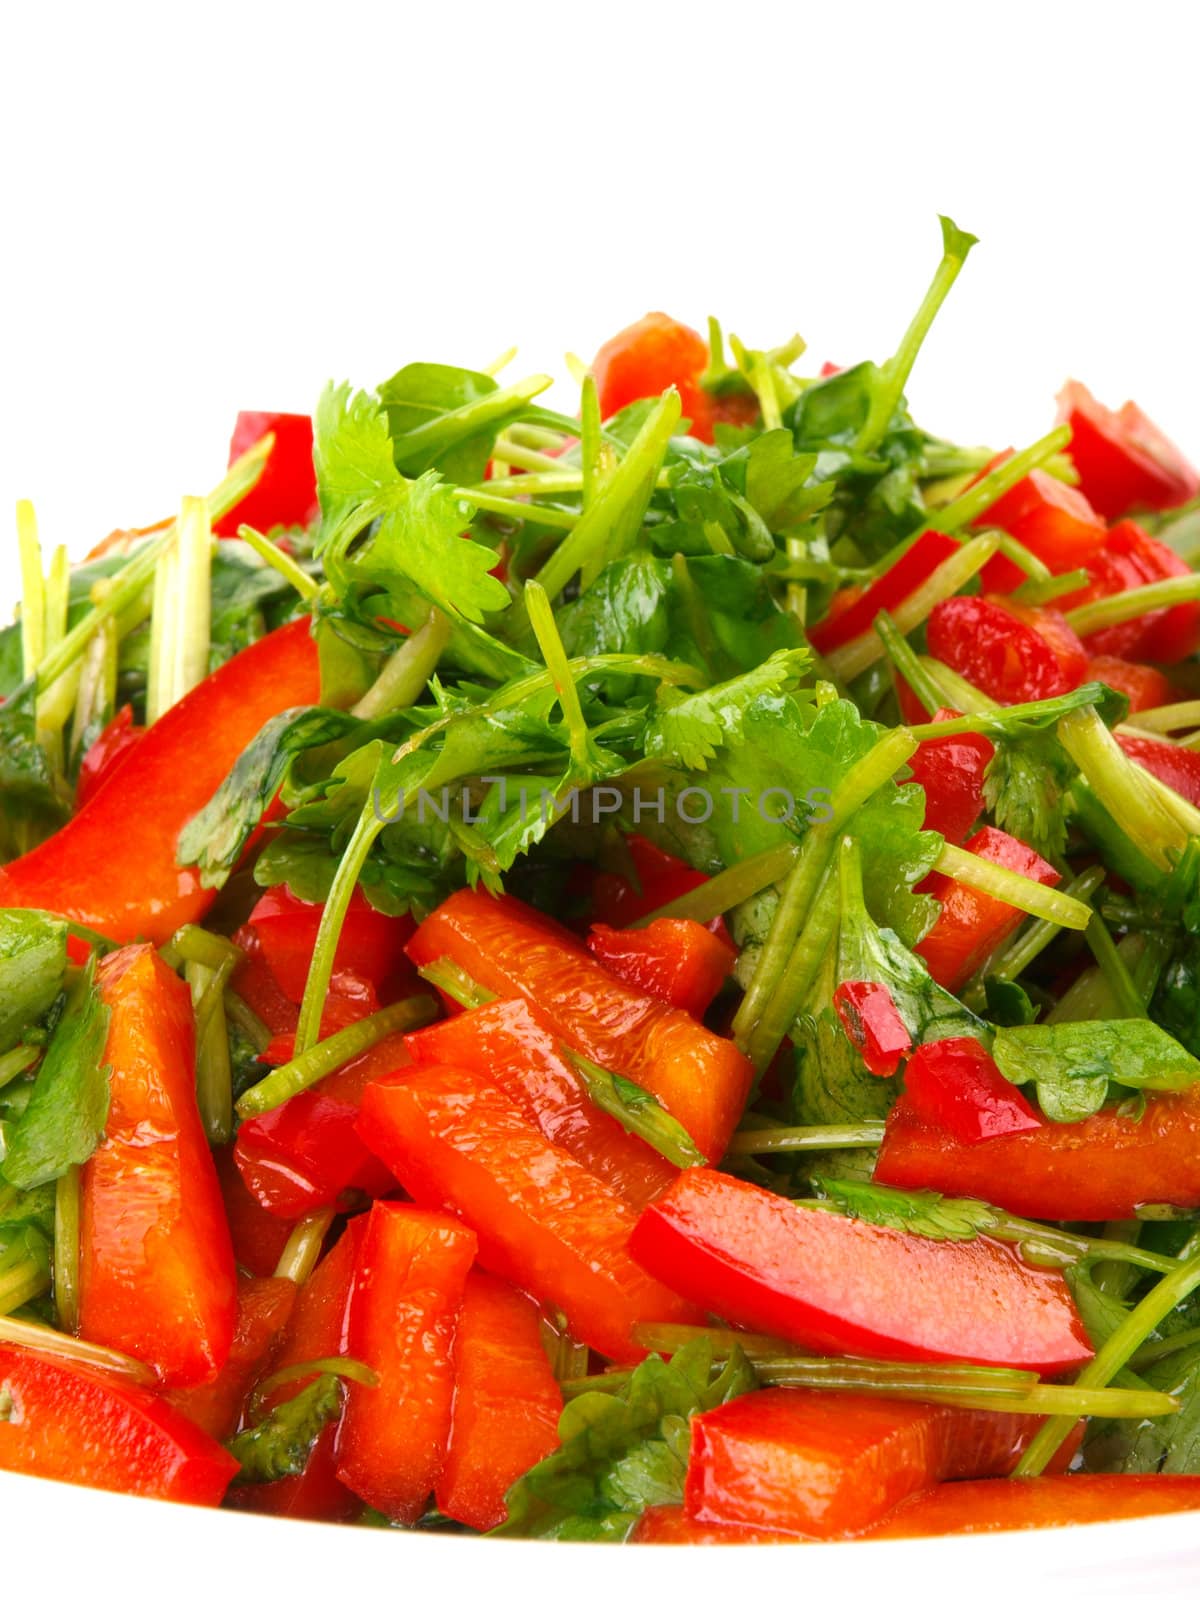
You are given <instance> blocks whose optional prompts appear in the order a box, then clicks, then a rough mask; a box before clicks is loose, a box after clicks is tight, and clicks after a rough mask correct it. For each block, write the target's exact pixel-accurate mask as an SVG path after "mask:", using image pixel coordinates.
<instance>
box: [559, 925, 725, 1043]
mask: <svg viewBox="0 0 1200 1600" xmlns="http://www.w3.org/2000/svg"><path fill="white" fill-rule="evenodd" d="M588 949H589V950H590V951H591V952H592V954H593V955H594V956H595V958H596V960H597V961H599V962H600V964H601V965H602V966H604V967H607V968H608V970H609V972H613V973H615V974H616V975H617V977H618V978H623V979H624V980H625V982H626V983H631V984H632V985H633V987H634V988H635V989H640V990H641V991H642V993H643V994H648V995H653V996H654V998H655V999H657V1000H662V1001H664V1002H665V1003H666V1004H667V1005H669V1006H674V1007H676V1009H677V1010H679V1011H686V1012H687V1013H688V1014H689V1015H690V1016H693V1017H695V1018H696V1020H697V1021H698V1022H699V1021H701V1020H702V1019H703V1017H704V1013H705V1012H706V1011H707V1010H708V1008H709V1006H710V1005H712V1003H713V1001H714V1000H715V999H716V997H717V994H718V993H719V991H720V989H721V987H722V985H723V984H724V982H725V980H726V978H728V977H729V975H730V973H731V972H732V971H733V963H734V959H735V958H734V953H733V951H732V950H731V949H730V948H729V946H728V945H727V944H725V943H724V942H723V941H722V940H720V939H718V938H717V936H716V934H714V933H710V932H709V931H708V929H707V928H706V927H704V925H703V924H702V923H699V922H691V921H689V920H688V919H687V918H686V917H659V918H657V919H656V920H655V921H654V922H651V923H649V924H648V925H647V926H646V927H644V928H610V927H608V926H607V924H606V923H603V922H597V923H595V924H594V925H593V927H592V931H591V933H590V934H589V935H588Z"/></svg>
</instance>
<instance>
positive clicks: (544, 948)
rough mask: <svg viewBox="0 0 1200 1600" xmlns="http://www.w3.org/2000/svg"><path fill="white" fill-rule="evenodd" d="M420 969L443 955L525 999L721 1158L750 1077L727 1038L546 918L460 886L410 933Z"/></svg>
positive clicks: (552, 1028)
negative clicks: (618, 971) (648, 991)
mask: <svg viewBox="0 0 1200 1600" xmlns="http://www.w3.org/2000/svg"><path fill="white" fill-rule="evenodd" d="M408 953H409V955H410V957H411V958H412V959H413V960H414V961H415V962H416V964H417V965H418V966H424V965H426V963H428V962H430V961H433V960H435V959H436V958H437V957H438V956H448V957H449V958H450V959H451V960H452V961H454V962H456V963H457V964H458V965H459V966H460V967H462V968H464V969H465V970H466V971H467V972H468V973H469V974H470V975H471V977H473V978H474V979H475V980H476V982H477V983H481V984H482V985H483V986H484V987H485V988H487V989H490V990H491V991H492V993H493V994H498V995H500V996H502V997H503V998H505V999H524V1000H526V1001H528V1003H529V1006H530V1009H531V1010H532V1012H533V1014H534V1016H535V1017H537V1019H538V1020H539V1021H540V1022H541V1024H542V1026H543V1027H544V1028H546V1029H547V1031H548V1032H550V1033H553V1034H554V1036H555V1037H556V1038H558V1039H561V1040H562V1041H563V1042H564V1043H565V1044H568V1045H570V1047H571V1048H572V1049H573V1050H578V1051H579V1053H580V1054H581V1055H583V1056H586V1057H587V1059H588V1060H589V1061H594V1062H595V1063H597V1065H599V1066H602V1067H605V1068H607V1069H608V1070H609V1071H612V1072H618V1073H620V1074H621V1075H622V1076H623V1077H626V1078H630V1079H632V1080H633V1082H634V1083H637V1084H640V1085H641V1087H642V1088H644V1089H648V1090H649V1091H650V1093H651V1094H653V1095H655V1096H657V1098H658V1099H659V1100H660V1101H661V1103H662V1104H663V1105H664V1106H665V1107H666V1109H667V1110H668V1111H669V1112H670V1113H671V1115H672V1116H673V1117H675V1118H676V1119H677V1120H678V1121H679V1122H680V1123H682V1125H683V1126H684V1127H685V1128H686V1129H687V1131H688V1133H690V1134H691V1136H692V1138H693V1139H694V1140H695V1142H696V1145H697V1146H698V1148H699V1150H700V1151H701V1153H702V1154H703V1155H704V1157H705V1158H706V1159H707V1160H710V1161H719V1160H720V1158H721V1156H722V1155H723V1154H724V1152H725V1147H726V1145H727V1144H728V1143H729V1140H730V1137H731V1135H732V1133H733V1130H734V1128H735V1127H736V1126H737V1124H738V1121H739V1119H740V1118H741V1115H742V1111H743V1108H744V1107H745V1104H746V1097H747V1095H748V1094H749V1092H750V1083H751V1079H752V1076H753V1072H752V1068H751V1066H750V1063H749V1061H748V1060H747V1059H746V1057H745V1056H744V1055H743V1054H742V1052H741V1051H740V1050H739V1049H738V1048H737V1046H736V1045H735V1044H734V1043H733V1042H732V1041H731V1040H729V1039H723V1038H720V1037H719V1036H718V1035H717V1034H715V1033H710V1032H709V1031H708V1030H707V1029H706V1028H704V1027H702V1026H701V1025H700V1024H699V1023H698V1022H696V1021H695V1020H694V1019H693V1018H692V1017H689V1016H688V1015H687V1014H686V1012H683V1011H676V1010H673V1009H672V1008H671V1007H670V1006H667V1005H664V1004H663V1002H662V1001H661V1000H654V999H651V998H650V997H649V996H648V995H644V994H642V993H641V992H640V991H639V990H637V989H635V988H634V987H633V986H632V985H631V984H628V983H625V982H623V981H622V980H621V979H620V978H617V977H615V976H614V975H613V974H612V973H611V972H607V971H605V969H604V968H603V967H602V966H601V965H600V963H599V962H598V961H594V960H593V959H592V957H591V956H590V955H589V954H588V953H587V951H586V949H585V948H584V947H583V945H582V944H580V943H579V941H578V940H576V939H575V938H573V937H572V935H571V934H569V933H567V931H566V930H565V929H564V928H561V927H560V926H559V925H558V924H557V923H555V922H552V921H551V920H550V918H549V917H545V916H542V914H541V913H540V912H537V911H534V910H532V909H531V908H530V907H529V906H526V905H523V904H522V903H521V902H520V901H519V900H514V899H513V897H512V896H511V895H505V896H504V898H503V899H495V898H493V896H491V895H490V894H488V893H487V892H486V891H484V890H471V889H460V890H459V891H458V892H457V893H456V894H453V895H451V896H450V898H449V899H448V900H447V901H445V902H444V903H443V904H442V905H441V906H439V908H438V909H437V910H436V911H435V912H434V913H433V915H432V916H430V917H427V918H426V919H425V921H424V922H423V923H422V924H421V926H420V927H419V928H418V929H417V932H416V934H415V935H414V937H413V939H412V941H411V942H410V944H409V947H408Z"/></svg>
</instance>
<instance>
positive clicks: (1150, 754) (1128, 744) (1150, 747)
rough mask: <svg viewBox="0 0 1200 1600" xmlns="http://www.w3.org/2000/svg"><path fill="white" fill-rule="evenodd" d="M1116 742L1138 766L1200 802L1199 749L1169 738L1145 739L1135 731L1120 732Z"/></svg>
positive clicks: (1175, 789) (1187, 797) (1198, 803)
mask: <svg viewBox="0 0 1200 1600" xmlns="http://www.w3.org/2000/svg"><path fill="white" fill-rule="evenodd" d="M1117 743H1118V744H1119V745H1120V746H1121V749H1122V750H1124V752H1125V754H1126V755H1127V756H1129V757H1131V759H1132V760H1134V761H1136V762H1137V764H1138V766H1139V767H1143V768H1144V769H1145V770H1146V771H1147V772H1150V773H1153V775H1154V776H1155V777H1156V778H1158V779H1159V780H1160V782H1162V783H1165V784H1167V785H1168V787H1170V788H1172V789H1174V791H1175V793H1176V794H1181V795H1182V796H1183V798H1184V799H1185V800H1190V801H1191V803H1192V804H1193V805H1194V806H1200V750H1189V749H1188V748H1187V747H1186V746H1185V745H1181V744H1173V743H1172V742H1171V741H1169V740H1167V739H1142V738H1139V737H1137V736H1136V735H1134V734H1128V733H1119V734H1117Z"/></svg>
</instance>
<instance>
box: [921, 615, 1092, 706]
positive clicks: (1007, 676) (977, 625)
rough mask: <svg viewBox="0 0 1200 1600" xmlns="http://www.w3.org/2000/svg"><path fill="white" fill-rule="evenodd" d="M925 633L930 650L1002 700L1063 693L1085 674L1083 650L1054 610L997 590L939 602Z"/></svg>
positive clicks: (1016, 701) (1018, 700)
mask: <svg viewBox="0 0 1200 1600" xmlns="http://www.w3.org/2000/svg"><path fill="white" fill-rule="evenodd" d="M925 637H926V642H927V644H928V647H929V653H930V655H932V656H935V657H936V658H937V660H939V661H944V662H945V663H946V665H947V666H948V667H953V668H954V670H955V672H957V673H959V674H960V675H961V676H962V677H964V678H965V679H966V680H967V682H968V683H973V684H974V685H975V687H976V688H977V689H982V690H983V692H984V693H985V694H988V695H991V697H992V699H993V700H999V701H1000V702H1001V703H1002V704H1003V705H1017V704H1020V703H1024V702H1025V701H1027V700H1049V699H1050V698H1052V696H1054V695H1057V694H1067V693H1068V692H1069V691H1070V690H1071V689H1075V688H1078V686H1079V685H1080V684H1081V683H1082V682H1083V681H1084V679H1085V678H1086V677H1087V675H1088V657H1087V651H1086V650H1085V649H1084V648H1083V645H1082V644H1081V643H1080V641H1079V639H1078V638H1076V636H1075V633H1074V632H1073V630H1072V629H1071V626H1070V624H1069V623H1067V622H1065V621H1064V619H1063V618H1062V616H1061V615H1060V614H1059V613H1058V612H1057V611H1045V610H1041V609H1039V608H1038V607H1036V606H1024V605H1020V604H1018V602H1017V601H1015V600H1008V599H1005V598H1004V597H1003V596H1002V595H987V596H983V595H966V594H957V595H954V596H952V598H951V599H949V600H941V601H939V602H938V604H937V605H936V606H934V608H933V611H932V613H931V614H930V618H929V626H928V628H927V629H926V634H925Z"/></svg>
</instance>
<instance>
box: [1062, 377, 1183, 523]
mask: <svg viewBox="0 0 1200 1600" xmlns="http://www.w3.org/2000/svg"><path fill="white" fill-rule="evenodd" d="M1058 417H1059V421H1060V422H1068V423H1070V425H1071V443H1070V447H1069V449H1070V455H1071V459H1072V461H1074V463H1075V469H1076V471H1077V472H1078V473H1079V485H1080V488H1081V489H1082V490H1083V492H1084V494H1086V495H1087V497H1088V499H1089V500H1090V501H1091V502H1092V504H1093V505H1094V506H1095V508H1096V510H1097V511H1099V512H1100V514H1101V516H1104V517H1107V518H1108V519H1109V521H1110V522H1111V521H1113V520H1114V519H1115V518H1117V517H1125V516H1128V515H1129V513H1130V512H1131V511H1169V510H1170V509H1171V508H1172V507H1173V506H1181V505H1183V504H1184V503H1185V502H1186V501H1188V500H1191V499H1192V498H1193V497H1194V496H1195V495H1197V494H1200V474H1197V472H1196V469H1195V468H1194V467H1193V466H1192V465H1191V463H1190V462H1189V461H1188V460H1187V459H1186V458H1185V457H1184V455H1183V453H1182V451H1180V450H1179V449H1178V448H1177V447H1176V446H1175V445H1173V444H1172V443H1171V441H1170V440H1169V439H1168V438H1167V437H1166V435H1165V434H1164V433H1163V432H1162V431H1161V430H1160V429H1159V428H1157V427H1156V426H1155V425H1154V423H1153V422H1151V420H1150V418H1149V417H1148V416H1146V415H1145V413H1144V412H1143V411H1142V410H1141V409H1140V408H1139V407H1138V406H1136V405H1135V404H1134V403H1133V401H1132V400H1127V401H1126V402H1125V404H1124V405H1123V406H1122V407H1121V409H1120V410H1119V411H1110V410H1109V409H1108V407H1107V406H1102V405H1101V404H1100V402H1099V401H1098V400H1097V399H1095V397H1094V396H1093V395H1092V393H1091V391H1090V390H1089V389H1087V388H1086V387H1085V386H1084V385H1083V384H1082V383H1077V382H1071V383H1068V384H1067V385H1066V387H1065V388H1064V389H1063V390H1062V392H1061V394H1060V395H1059V397H1058Z"/></svg>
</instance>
